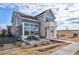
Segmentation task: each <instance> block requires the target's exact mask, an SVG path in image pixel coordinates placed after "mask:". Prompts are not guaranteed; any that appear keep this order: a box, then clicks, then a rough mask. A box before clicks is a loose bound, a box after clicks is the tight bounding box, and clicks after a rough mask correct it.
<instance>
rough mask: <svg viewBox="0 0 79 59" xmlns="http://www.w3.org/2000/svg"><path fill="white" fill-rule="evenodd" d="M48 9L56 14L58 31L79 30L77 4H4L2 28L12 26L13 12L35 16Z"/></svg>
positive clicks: (0, 6) (0, 13) (0, 16)
mask: <svg viewBox="0 0 79 59" xmlns="http://www.w3.org/2000/svg"><path fill="white" fill-rule="evenodd" d="M47 9H51V10H52V12H53V13H54V15H55V17H56V19H55V21H56V22H57V29H58V30H65V29H70V30H79V4H77V3H51V4H49V3H26V4H23V3H22V4H12V3H9V4H8V3H2V4H0V28H5V27H6V25H11V19H12V12H13V11H18V12H21V13H24V14H28V15H32V16H35V15H37V14H39V13H41V12H43V11H45V10H47Z"/></svg>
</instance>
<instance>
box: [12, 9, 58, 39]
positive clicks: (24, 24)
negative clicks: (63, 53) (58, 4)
mask: <svg viewBox="0 0 79 59" xmlns="http://www.w3.org/2000/svg"><path fill="white" fill-rule="evenodd" d="M12 33H13V34H14V35H16V36H20V37H22V39H23V40H24V39H25V38H26V37H27V36H32V35H33V36H38V37H40V36H43V37H45V38H46V39H54V38H57V36H56V35H57V30H56V22H55V16H54V14H53V12H52V10H51V9H48V10H46V11H44V12H42V13H40V14H39V15H36V16H35V17H33V16H29V15H26V14H22V13H19V12H13V16H12Z"/></svg>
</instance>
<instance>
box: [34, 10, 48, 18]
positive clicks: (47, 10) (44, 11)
mask: <svg viewBox="0 0 79 59" xmlns="http://www.w3.org/2000/svg"><path fill="white" fill-rule="evenodd" d="M47 11H48V10H46V11H43V12H42V13H40V14H38V15H36V16H35V17H37V16H40V15H42V14H44V13H45V12H47Z"/></svg>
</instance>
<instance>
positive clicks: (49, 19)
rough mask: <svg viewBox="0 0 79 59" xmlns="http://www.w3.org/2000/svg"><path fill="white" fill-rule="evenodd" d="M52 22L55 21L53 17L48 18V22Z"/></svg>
mask: <svg viewBox="0 0 79 59" xmlns="http://www.w3.org/2000/svg"><path fill="white" fill-rule="evenodd" d="M50 21H52V22H53V21H54V20H53V19H52V17H46V22H50Z"/></svg>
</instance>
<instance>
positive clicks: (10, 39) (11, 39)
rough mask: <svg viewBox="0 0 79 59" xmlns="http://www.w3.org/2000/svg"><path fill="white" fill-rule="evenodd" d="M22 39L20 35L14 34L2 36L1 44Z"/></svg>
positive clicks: (0, 38)
mask: <svg viewBox="0 0 79 59" xmlns="http://www.w3.org/2000/svg"><path fill="white" fill-rule="evenodd" d="M18 39H20V38H19V37H16V36H13V37H0V44H10V43H16V42H18V41H19V40H18Z"/></svg>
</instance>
